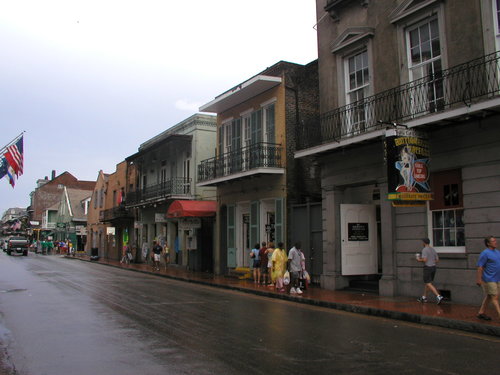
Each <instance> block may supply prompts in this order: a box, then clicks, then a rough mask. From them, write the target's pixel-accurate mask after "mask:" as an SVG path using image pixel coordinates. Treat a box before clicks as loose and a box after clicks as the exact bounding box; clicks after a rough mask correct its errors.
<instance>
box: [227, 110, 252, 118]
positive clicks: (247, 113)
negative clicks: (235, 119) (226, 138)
mask: <svg viewBox="0 0 500 375" xmlns="http://www.w3.org/2000/svg"><path fill="white" fill-rule="evenodd" d="M252 112H253V108H248V109H246V110H244V111H243V112H240V117H244V116H248V115H249V114H250V113H252ZM231 118H232V117H231Z"/></svg>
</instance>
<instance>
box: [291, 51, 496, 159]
mask: <svg viewBox="0 0 500 375" xmlns="http://www.w3.org/2000/svg"><path fill="white" fill-rule="evenodd" d="M499 60H500V54H499V53H493V54H490V55H486V56H483V57H481V58H478V59H475V60H472V61H469V62H467V63H464V64H461V65H457V66H455V67H452V68H450V69H446V70H441V71H438V72H436V73H434V74H430V75H428V76H426V77H423V78H421V79H418V80H415V81H411V82H408V83H407V84H404V85H401V86H398V87H395V88H392V89H389V90H386V91H383V92H380V93H378V94H376V95H373V96H370V97H367V98H365V99H363V100H360V101H357V102H354V103H351V104H348V105H346V106H343V107H339V108H337V109H335V110H333V111H330V112H327V113H324V114H322V115H321V117H320V119H319V123H318V122H316V123H313V122H309V123H305V124H302V125H300V126H298V127H297V133H296V136H297V149H298V150H303V149H307V148H310V147H314V146H319V145H321V144H326V143H330V142H339V141H341V140H343V139H347V138H350V137H354V136H357V135H361V134H365V133H368V132H371V131H374V130H379V129H382V128H384V127H385V126H386V124H384V123H387V122H391V123H393V122H396V123H401V122H406V121H409V120H412V119H415V118H417V117H421V116H425V115H428V114H432V113H436V112H440V111H445V110H448V109H451V108H454V107H458V106H463V105H467V106H470V105H471V104H472V103H473V102H474V101H478V100H481V99H485V98H491V97H493V96H496V95H498V94H499V93H500V92H499V90H500V64H499V62H500V61H499Z"/></svg>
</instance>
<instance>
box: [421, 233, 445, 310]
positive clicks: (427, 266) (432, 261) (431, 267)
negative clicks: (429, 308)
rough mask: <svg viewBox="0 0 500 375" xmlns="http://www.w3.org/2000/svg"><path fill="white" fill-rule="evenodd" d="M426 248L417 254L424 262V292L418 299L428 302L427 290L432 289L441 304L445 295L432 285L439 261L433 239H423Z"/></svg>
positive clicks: (437, 301)
mask: <svg viewBox="0 0 500 375" xmlns="http://www.w3.org/2000/svg"><path fill="white" fill-rule="evenodd" d="M422 242H423V245H424V248H423V250H422V256H420V255H418V254H417V261H418V262H422V263H424V284H425V286H424V294H422V297H419V298H418V299H417V301H419V302H427V292H428V291H429V290H430V291H431V292H432V293H434V295H435V296H436V303H437V304H438V305H439V304H440V303H441V301H442V300H443V296H442V295H440V294H439V292H438V291H437V289H436V288H435V287H434V285H432V282H433V281H434V276H435V275H436V264H437V262H439V257H438V255H437V253H436V250H434V248H432V247H431V246H430V243H431V241H430V240H429V239H428V238H424V239H423V240H422Z"/></svg>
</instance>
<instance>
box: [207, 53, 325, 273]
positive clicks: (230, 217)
mask: <svg viewBox="0 0 500 375" xmlns="http://www.w3.org/2000/svg"><path fill="white" fill-rule="evenodd" d="M317 99H318V87H317V63H316V62H312V63H310V64H308V65H306V66H304V65H299V64H293V63H289V62H284V61H280V62H278V63H277V64H275V65H273V66H272V67H270V68H268V69H266V70H264V71H263V72H261V73H259V74H258V75H256V76H254V77H251V78H250V79H248V80H247V81H245V82H243V83H241V84H239V85H238V86H236V87H234V88H232V89H230V90H228V91H226V92H224V93H222V94H221V95H219V96H217V97H216V98H215V99H214V100H212V101H211V102H209V103H207V104H205V105H204V106H202V107H201V108H200V110H201V111H204V112H211V113H215V114H217V150H216V154H215V155H214V156H212V157H211V158H209V159H206V160H203V161H202V162H201V163H200V164H199V165H198V186H203V187H205V186H213V187H217V205H218V215H217V217H218V220H217V230H216V232H217V244H216V249H218V251H219V252H218V254H217V255H216V259H217V260H216V264H217V269H216V272H217V273H226V272H227V271H228V270H230V269H235V268H242V267H243V268H245V267H248V266H249V264H250V257H249V252H250V249H252V248H253V246H254V245H255V244H258V243H261V242H263V241H265V242H274V243H278V242H284V243H286V242H287V241H288V240H289V239H290V238H289V237H288V225H287V224H288V222H289V220H288V216H287V215H288V213H289V210H287V205H288V204H291V203H292V202H293V203H298V202H300V201H301V200H304V199H305V197H306V196H307V197H311V196H314V190H315V185H314V183H312V182H311V181H313V180H314V178H313V179H311V178H309V174H308V173H299V170H300V171H302V172H304V170H306V167H305V165H306V162H308V160H301V161H299V162H297V163H294V160H293V154H294V147H295V144H294V132H295V126H296V124H297V123H298V122H300V121H310V120H311V118H313V117H315V116H317V115H318V101H317ZM296 164H297V166H296ZM295 167H296V169H295ZM300 168H302V169H300ZM318 186H319V185H318ZM316 190H317V191H319V189H316ZM285 246H286V245H285Z"/></svg>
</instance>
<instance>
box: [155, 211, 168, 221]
mask: <svg viewBox="0 0 500 375" xmlns="http://www.w3.org/2000/svg"><path fill="white" fill-rule="evenodd" d="M166 222H167V214H166V213H160V214H155V223H166Z"/></svg>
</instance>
